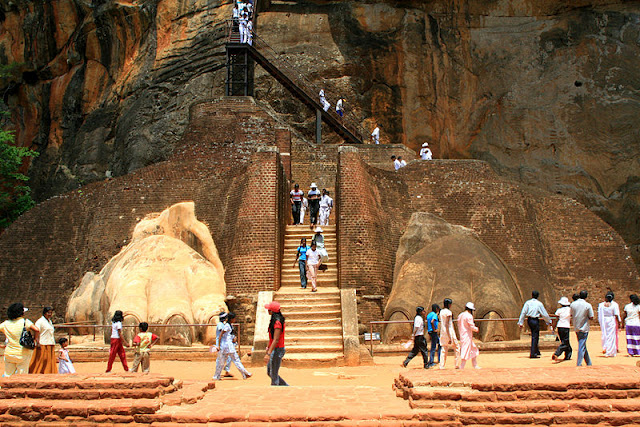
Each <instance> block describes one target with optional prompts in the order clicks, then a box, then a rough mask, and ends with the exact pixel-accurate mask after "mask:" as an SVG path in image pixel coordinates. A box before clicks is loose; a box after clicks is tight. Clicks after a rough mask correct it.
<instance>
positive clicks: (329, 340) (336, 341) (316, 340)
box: [287, 334, 342, 349]
mask: <svg viewBox="0 0 640 427" xmlns="http://www.w3.org/2000/svg"><path fill="white" fill-rule="evenodd" d="M309 345H328V346H342V335H337V336H336V335H334V336H322V335H315V334H314V335H311V336H291V335H290V334H287V349H288V348H290V347H297V346H309Z"/></svg>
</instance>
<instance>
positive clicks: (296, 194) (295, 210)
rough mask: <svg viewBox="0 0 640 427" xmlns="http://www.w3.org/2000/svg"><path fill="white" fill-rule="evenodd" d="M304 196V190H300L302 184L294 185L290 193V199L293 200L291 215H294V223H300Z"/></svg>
mask: <svg viewBox="0 0 640 427" xmlns="http://www.w3.org/2000/svg"><path fill="white" fill-rule="evenodd" d="M303 198H304V191H302V190H300V185H299V184H296V185H294V186H293V190H291V192H290V193H289V200H290V201H291V215H293V225H298V224H300V211H301V209H302V199H303Z"/></svg>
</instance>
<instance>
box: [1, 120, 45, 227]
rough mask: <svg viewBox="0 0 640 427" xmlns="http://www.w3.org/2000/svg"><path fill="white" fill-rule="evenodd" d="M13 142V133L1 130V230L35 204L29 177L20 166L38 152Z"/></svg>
mask: <svg viewBox="0 0 640 427" xmlns="http://www.w3.org/2000/svg"><path fill="white" fill-rule="evenodd" d="M12 144H13V133H12V132H11V131H7V130H0V230H2V229H5V228H7V227H8V226H9V224H11V223H12V222H13V221H14V220H15V219H16V218H18V217H19V216H20V215H21V214H22V213H23V212H25V211H27V210H29V209H30V208H32V207H33V205H35V202H34V201H33V199H32V198H31V188H30V187H29V186H28V185H27V181H28V180H29V177H28V176H26V175H24V174H22V173H20V168H21V167H22V165H23V162H24V158H25V157H34V156H37V155H38V153H36V152H35V151H33V150H29V149H28V148H26V147H16V146H14V145H12Z"/></svg>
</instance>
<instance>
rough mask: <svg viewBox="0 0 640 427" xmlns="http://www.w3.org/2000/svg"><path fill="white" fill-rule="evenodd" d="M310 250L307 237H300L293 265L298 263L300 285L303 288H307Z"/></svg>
mask: <svg viewBox="0 0 640 427" xmlns="http://www.w3.org/2000/svg"><path fill="white" fill-rule="evenodd" d="M308 250H309V246H307V239H305V238H304V237H303V238H302V239H300V246H298V248H297V249H296V260H295V261H293V266H294V267H295V266H296V263H298V269H299V270H300V287H301V288H302V289H306V288H307V251H308Z"/></svg>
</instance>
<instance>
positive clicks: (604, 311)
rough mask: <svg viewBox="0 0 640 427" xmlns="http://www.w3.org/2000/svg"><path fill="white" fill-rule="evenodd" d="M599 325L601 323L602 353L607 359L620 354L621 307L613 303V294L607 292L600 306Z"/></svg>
mask: <svg viewBox="0 0 640 427" xmlns="http://www.w3.org/2000/svg"><path fill="white" fill-rule="evenodd" d="M598 323H600V330H601V334H602V335H601V337H602V353H603V354H604V355H605V356H606V357H614V356H615V355H616V353H618V325H620V324H621V323H622V319H620V307H618V304H617V303H616V302H614V301H613V292H607V295H605V297H604V301H603V302H601V303H600V304H599V305H598Z"/></svg>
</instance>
